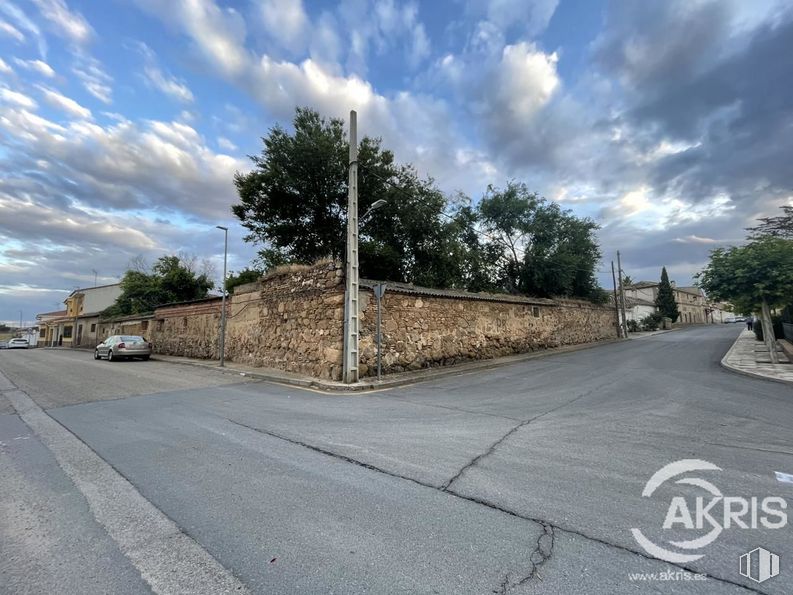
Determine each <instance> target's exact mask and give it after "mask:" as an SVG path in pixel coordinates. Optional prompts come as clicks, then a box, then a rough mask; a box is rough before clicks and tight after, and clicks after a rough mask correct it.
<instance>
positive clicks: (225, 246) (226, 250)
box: [215, 225, 229, 368]
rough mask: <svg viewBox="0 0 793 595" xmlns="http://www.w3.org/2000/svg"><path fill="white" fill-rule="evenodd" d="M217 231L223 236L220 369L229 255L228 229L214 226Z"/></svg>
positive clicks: (224, 333) (224, 340) (224, 338)
mask: <svg viewBox="0 0 793 595" xmlns="http://www.w3.org/2000/svg"><path fill="white" fill-rule="evenodd" d="M215 227H216V228H217V229H222V230H223V234H224V242H223V283H222V285H221V291H222V292H223V293H222V295H223V300H222V302H221V311H220V367H221V368H222V367H224V366H225V365H226V363H225V361H226V358H225V355H226V353H225V351H226V261H227V260H228V254H229V228H228V227H223V226H222V225H216V226H215Z"/></svg>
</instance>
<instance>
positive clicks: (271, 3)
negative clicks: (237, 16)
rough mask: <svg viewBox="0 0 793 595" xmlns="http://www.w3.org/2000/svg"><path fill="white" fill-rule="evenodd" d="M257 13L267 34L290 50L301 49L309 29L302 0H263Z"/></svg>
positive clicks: (296, 50) (297, 50)
mask: <svg viewBox="0 0 793 595" xmlns="http://www.w3.org/2000/svg"><path fill="white" fill-rule="evenodd" d="M259 15H260V17H261V21H262V23H263V25H264V29H265V31H266V32H267V34H268V35H269V36H270V37H271V38H272V39H275V40H276V41H277V42H278V44H279V45H280V46H281V47H283V48H286V49H288V50H290V51H292V52H295V53H297V52H299V51H301V50H303V48H304V47H305V42H306V35H307V33H308V30H309V26H310V23H309V19H308V16H306V12H305V9H304V8H303V2H302V0H265V1H264V2H262V3H261V6H260V7H259Z"/></svg>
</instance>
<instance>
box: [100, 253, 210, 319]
mask: <svg viewBox="0 0 793 595" xmlns="http://www.w3.org/2000/svg"><path fill="white" fill-rule="evenodd" d="M194 268H195V265H194V262H193V261H192V260H191V259H188V258H185V257H183V256H161V257H160V258H159V259H158V260H157V262H156V263H154V266H152V267H151V269H150V270H149V269H148V268H147V267H146V266H145V264H144V263H142V261H138V263H136V264H135V265H133V267H132V268H130V269H129V270H128V271H127V272H126V273H124V277H123V278H122V279H121V295H120V296H119V297H118V298H117V299H116V302H115V304H113V305H112V306H110V307H109V308H107V309H106V310H105V311H104V312H103V313H102V315H103V316H105V317H113V316H126V315H128V314H142V313H146V312H152V311H153V310H154V308H156V307H157V306H160V305H162V304H167V303H171V302H184V301H189V300H196V299H200V298H204V297H206V296H207V293H208V292H209V290H210V289H212V287H213V286H214V283H213V282H212V281H211V280H210V274H209V272H208V271H204V272H202V273H197V272H196V271H195V270H194Z"/></svg>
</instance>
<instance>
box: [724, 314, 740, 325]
mask: <svg viewBox="0 0 793 595" xmlns="http://www.w3.org/2000/svg"><path fill="white" fill-rule="evenodd" d="M733 322H737V321H736V320H735V316H727V317H726V318H725V319H724V324H732V323H733Z"/></svg>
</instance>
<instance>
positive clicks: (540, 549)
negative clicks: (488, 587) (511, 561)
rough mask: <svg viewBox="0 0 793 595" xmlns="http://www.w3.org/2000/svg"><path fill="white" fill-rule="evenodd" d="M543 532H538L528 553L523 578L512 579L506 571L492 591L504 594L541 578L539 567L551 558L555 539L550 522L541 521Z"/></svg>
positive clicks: (500, 594)
mask: <svg viewBox="0 0 793 595" xmlns="http://www.w3.org/2000/svg"><path fill="white" fill-rule="evenodd" d="M540 524H541V525H542V529H543V532H542V533H540V535H539V537H537V546H536V547H535V548H534V550H533V551H532V552H531V554H529V564H530V565H531V566H530V567H529V572H528V573H527V574H526V575H525V576H523V578H521V579H519V580H517V581H512V580H511V574H510V573H507V574H506V576H504V579H503V580H502V581H501V584H500V585H499V587H498V589H494V590H493V592H494V593H497V594H498V595H506V593H508V592H509V591H510V590H511V589H514V588H515V587H520V586H521V585H525V584H526V583H528V582H529V581H531V580H533V579H535V578H537V579H539V580H542V576H540V572H539V571H540V567H541V566H542V565H543V564H545V563H546V562H547V561H548V560H550V559H551V556H552V555H553V546H554V542H555V540H556V535H555V533H554V528H553V525H551V524H550V523H545V522H541V523H540Z"/></svg>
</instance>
